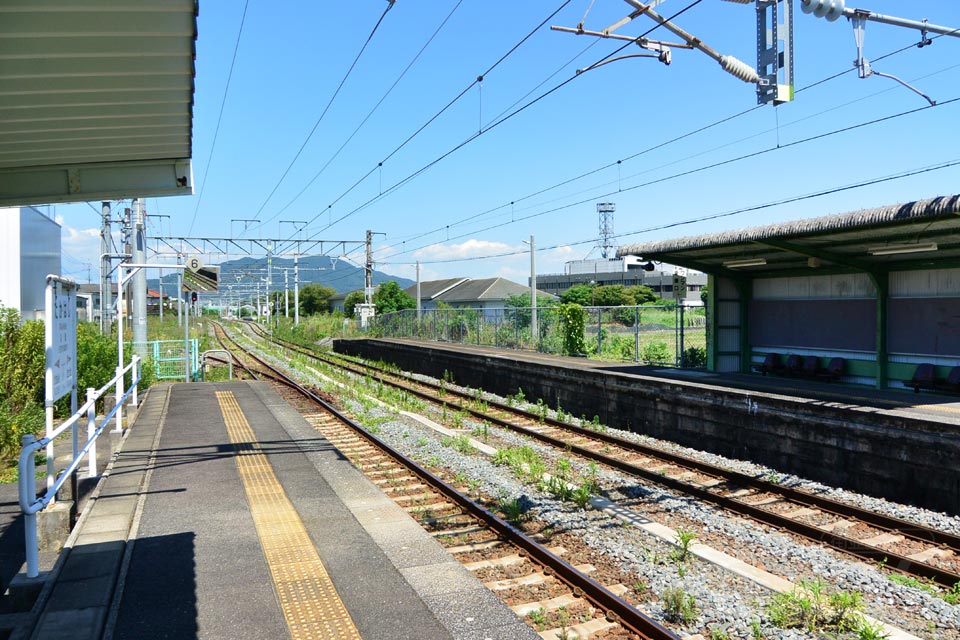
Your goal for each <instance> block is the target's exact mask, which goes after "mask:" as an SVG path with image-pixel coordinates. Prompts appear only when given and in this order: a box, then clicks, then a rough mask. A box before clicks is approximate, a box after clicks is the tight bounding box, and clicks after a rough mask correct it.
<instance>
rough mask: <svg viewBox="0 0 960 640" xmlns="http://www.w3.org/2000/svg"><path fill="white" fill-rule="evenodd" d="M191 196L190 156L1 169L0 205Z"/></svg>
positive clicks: (191, 170)
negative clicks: (185, 157)
mask: <svg viewBox="0 0 960 640" xmlns="http://www.w3.org/2000/svg"><path fill="white" fill-rule="evenodd" d="M182 195H193V168H192V166H191V163H190V160H189V159H176V158H171V159H160V160H148V161H140V162H116V163H114V162H104V163H91V164H59V165H51V166H28V167H13V168H6V169H0V205H22V204H46V203H55V202H77V201H79V200H86V201H96V200H122V199H125V198H131V197H158V196H182Z"/></svg>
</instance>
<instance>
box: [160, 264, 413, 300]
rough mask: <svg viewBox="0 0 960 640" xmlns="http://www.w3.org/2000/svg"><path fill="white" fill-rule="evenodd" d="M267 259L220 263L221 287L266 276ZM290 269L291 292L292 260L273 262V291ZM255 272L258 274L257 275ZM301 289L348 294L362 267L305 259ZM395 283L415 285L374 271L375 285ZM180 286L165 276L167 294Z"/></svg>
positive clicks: (356, 285)
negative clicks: (319, 288)
mask: <svg viewBox="0 0 960 640" xmlns="http://www.w3.org/2000/svg"><path fill="white" fill-rule="evenodd" d="M266 268H267V259H266V258H263V257H259V258H240V259H238V260H228V261H226V262H221V263H220V284H221V286H223V285H226V284H229V283H235V282H238V276H239V279H240V280H244V279H245V280H246V281H247V282H249V281H250V280H252V279H254V278H256V277H261V278H263V277H266V274H265V271H266ZM287 270H289V272H288V275H287V276H286V278H287V280H286V282H287V284H288V285H289V287H290V290H291V291H292V290H293V258H274V259H273V280H272V285H271V289H273V290H281V291H282V290H283V288H284V272H285V271H287ZM254 272H256V273H254ZM299 272H300V286H301V287H302V286H303V285H305V284H312V283H319V284H322V285H326V286H328V287H331V288H332V289H334V290H335V291H336V292H337V293H349V292H350V291H356V290H357V289H363V268H362V267H358V266H356V265H355V264H352V263H350V262H347V261H346V260H338V259H334V258H331V257H329V256H304V257H302V258H300V260H299ZM390 280H395V281H396V282H397V283H398V284H399V285H400V288H405V287H408V286H410V285H412V284H415V283H414V281H413V280H410V279H409V278H400V277H397V276H391V275H389V274H386V273H383V272H382V271H377V270H376V269H374V271H373V284H375V285H377V284H380V283H381V282H387V281H390ZM176 284H177V274H176V273H171V274H164V276H163V290H164V293H172V292H173V291H174V290H175V288H176ZM147 287H149V288H150V289H153V290H155V291H156V290H157V289H158V287H159V279H157V278H153V279H151V280H148V281H147Z"/></svg>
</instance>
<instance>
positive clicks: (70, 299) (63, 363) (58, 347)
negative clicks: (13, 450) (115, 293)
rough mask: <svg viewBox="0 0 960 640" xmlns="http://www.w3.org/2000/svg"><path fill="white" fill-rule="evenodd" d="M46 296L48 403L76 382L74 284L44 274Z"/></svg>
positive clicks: (45, 324) (63, 393) (62, 394)
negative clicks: (45, 277) (45, 276)
mask: <svg viewBox="0 0 960 640" xmlns="http://www.w3.org/2000/svg"><path fill="white" fill-rule="evenodd" d="M46 298H47V301H46V322H44V333H45V334H46V335H45V338H46V339H45V343H46V345H45V346H46V360H47V375H46V400H47V402H50V403H52V402H55V401H56V400H58V399H59V398H62V397H63V396H65V395H66V394H68V393H70V392H71V391H72V390H73V388H74V387H75V386H76V384H77V286H76V284H75V283H73V282H72V281H69V280H62V279H60V278H57V277H53V276H48V277H47V296H46Z"/></svg>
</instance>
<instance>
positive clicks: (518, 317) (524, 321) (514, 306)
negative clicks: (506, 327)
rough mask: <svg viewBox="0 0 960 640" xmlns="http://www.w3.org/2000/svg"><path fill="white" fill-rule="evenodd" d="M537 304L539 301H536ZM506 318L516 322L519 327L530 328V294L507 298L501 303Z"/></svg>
mask: <svg viewBox="0 0 960 640" xmlns="http://www.w3.org/2000/svg"><path fill="white" fill-rule="evenodd" d="M538 302H539V300H538ZM503 306H504V309H505V310H506V316H507V318H508V319H509V320H511V321H514V320H515V321H517V322H518V323H519V325H520V326H521V327H529V326H530V294H529V293H521V294H519V295H514V296H507V299H506V300H504V301H503Z"/></svg>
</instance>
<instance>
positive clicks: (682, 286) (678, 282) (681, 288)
mask: <svg viewBox="0 0 960 640" xmlns="http://www.w3.org/2000/svg"><path fill="white" fill-rule="evenodd" d="M686 297H687V277H686V276H681V275H674V276H673V299H674V300H683V299H684V298H686Z"/></svg>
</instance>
